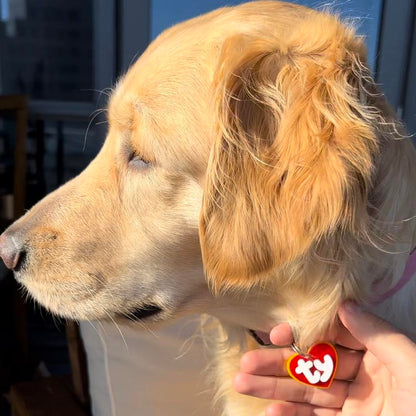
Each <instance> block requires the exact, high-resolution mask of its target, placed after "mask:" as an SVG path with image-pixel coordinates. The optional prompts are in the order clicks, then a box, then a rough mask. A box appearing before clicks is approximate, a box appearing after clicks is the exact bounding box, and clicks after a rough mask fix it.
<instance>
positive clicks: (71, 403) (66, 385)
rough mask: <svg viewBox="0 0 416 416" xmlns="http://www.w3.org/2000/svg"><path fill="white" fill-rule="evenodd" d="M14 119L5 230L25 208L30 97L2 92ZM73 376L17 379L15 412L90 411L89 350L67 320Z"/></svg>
mask: <svg viewBox="0 0 416 416" xmlns="http://www.w3.org/2000/svg"><path fill="white" fill-rule="evenodd" d="M2 116H3V117H6V118H8V119H12V120H14V122H15V129H14V131H15V137H14V149H13V158H12V159H13V169H12V172H13V193H12V201H13V209H12V213H11V215H8V218H0V227H1V231H3V230H4V229H5V228H6V227H7V226H8V225H10V224H11V223H12V222H13V221H15V220H16V219H17V218H19V217H20V216H22V215H23V214H24V212H25V200H26V156H27V155H26V138H27V130H28V100H27V97H26V96H22V95H6V96H0V118H1V117H2ZM13 295H14V298H15V300H14V311H13V314H14V331H15V334H16V337H17V340H18V345H19V350H20V354H21V360H22V366H25V365H26V364H25V363H27V361H28V356H29V351H28V335H27V334H28V331H27V320H26V306H25V303H24V301H23V299H22V298H21V296H20V294H19V293H18V292H17V291H15V293H14V294H13ZM66 335H67V341H68V350H69V358H70V364H71V372H72V374H71V376H59V377H48V378H42V379H39V380H36V381H29V382H22V383H16V384H14V385H13V386H12V388H11V391H10V401H11V405H12V414H13V416H53V415H58V414H59V415H62V416H66V415H67V416H86V415H88V414H89V393H88V375H87V364H86V354H85V351H84V347H83V344H82V339H81V336H80V332H79V327H78V325H77V324H75V323H74V322H68V323H67V327H66Z"/></svg>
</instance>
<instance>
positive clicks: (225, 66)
mask: <svg viewBox="0 0 416 416" xmlns="http://www.w3.org/2000/svg"><path fill="white" fill-rule="evenodd" d="M321 27H322V29H319V28H318V29H317V27H316V25H313V26H311V27H310V28H309V30H308V28H307V27H303V29H304V30H299V33H300V34H301V35H302V34H303V37H302V36H300V37H298V38H296V37H295V36H296V35H294V36H292V38H289V37H288V39H287V40H286V43H285V45H283V44H282V41H281V40H279V43H278V42H277V41H275V42H274V41H273V40H269V39H270V37H266V36H265V39H267V40H262V39H258V38H251V37H248V36H244V35H240V36H237V37H235V38H231V39H228V41H226V42H225V44H224V46H223V50H222V53H221V57H220V65H219V68H218V69H217V72H216V78H215V82H214V84H215V91H216V93H215V108H216V115H217V126H216V127H217V135H216V138H215V141H214V144H213V147H212V151H211V155H210V160H209V163H208V170H207V177H206V182H205V190H204V200H203V208H202V214H201V221H200V238H201V246H202V254H203V260H204V265H205V269H206V274H207V277H208V280H209V282H210V284H211V286H212V288H213V289H214V291H216V290H219V289H220V288H221V289H224V288H227V287H228V288H231V287H232V288H236V287H240V288H247V287H250V286H251V285H254V284H257V283H259V282H261V281H262V280H263V279H264V278H265V276H268V275H269V274H270V271H271V270H273V269H275V268H278V267H283V266H285V265H287V264H289V263H290V262H293V261H294V260H295V259H298V258H300V257H301V256H303V255H305V254H306V253H307V251H308V249H310V248H311V246H312V245H313V244H318V243H319V242H320V241H322V239H326V238H330V236H331V235H334V233H335V231H337V233H338V234H339V233H340V232H341V234H342V233H347V232H356V231H357V230H358V229H360V227H363V224H362V223H361V222H363V221H364V218H365V217H366V215H367V213H366V205H367V190H368V188H369V185H370V182H371V180H372V170H373V158H374V156H375V154H376V153H377V149H378V143H377V136H376V131H375V128H373V126H374V125H375V123H374V120H375V118H377V110H376V109H374V108H371V107H369V106H368V105H367V102H366V96H367V93H368V89H371V88H373V87H374V84H373V81H372V79H371V76H370V75H369V71H368V69H367V67H366V66H365V64H363V62H365V58H364V55H365V51H364V48H363V46H362V43H361V41H360V40H358V39H357V38H356V37H355V36H354V33H353V31H352V30H351V31H350V30H348V29H346V28H345V27H343V26H341V25H340V24H339V23H338V22H337V21H335V19H332V20H331V19H329V18H328V24H327V25H322V26H321ZM317 31H320V32H319V33H317ZM296 32H298V31H296ZM305 34H307V36H306V35H305ZM310 34H313V35H310ZM276 45H279V47H277V46H276ZM374 88H375V87H374Z"/></svg>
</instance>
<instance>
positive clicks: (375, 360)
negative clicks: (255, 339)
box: [234, 302, 416, 416]
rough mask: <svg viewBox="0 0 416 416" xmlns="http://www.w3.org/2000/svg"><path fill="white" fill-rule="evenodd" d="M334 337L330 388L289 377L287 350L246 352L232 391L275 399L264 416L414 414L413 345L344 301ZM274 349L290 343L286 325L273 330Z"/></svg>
mask: <svg viewBox="0 0 416 416" xmlns="http://www.w3.org/2000/svg"><path fill="white" fill-rule="evenodd" d="M338 315H339V318H340V320H341V322H342V323H343V325H344V326H343V327H341V329H340V331H339V333H338V336H337V338H336V343H337V346H336V349H337V353H338V368H337V372H336V374H335V380H334V382H333V384H332V386H331V387H330V388H329V389H326V390H324V389H317V388H314V387H308V386H305V385H303V384H300V383H298V382H296V381H295V380H292V379H291V378H289V376H288V374H287V371H286V366H285V363H286V360H287V359H288V358H289V357H290V356H291V355H292V354H293V351H292V350H291V349H290V348H281V349H262V350H255V351H250V352H248V353H246V354H245V355H244V356H243V358H242V360H241V368H240V372H239V373H238V374H237V375H236V377H235V378H234V388H235V389H236V390H237V391H238V392H239V393H242V394H248V395H252V396H256V397H260V398H265V399H272V400H279V401H280V402H276V403H273V404H272V405H270V406H269V407H268V409H267V412H266V414H267V416H281V415H284V416H307V415H317V416H341V415H342V416H364V415H365V416H380V415H383V416H411V415H414V414H415V409H416V344H414V343H413V342H412V341H411V340H410V339H409V338H407V337H406V336H405V335H403V334H401V333H400V332H398V331H397V330H396V329H395V328H393V327H392V326H391V325H389V324H388V323H386V322H385V321H383V320H381V319H380V318H378V317H376V316H374V315H372V314H370V313H367V312H364V311H362V310H360V309H359V308H358V307H357V306H356V305H354V304H352V303H350V302H347V303H346V304H344V305H342V306H341V307H340V309H339V312H338ZM270 338H271V340H272V342H273V343H274V344H275V345H289V344H290V343H291V342H292V341H293V336H292V332H291V329H290V327H289V325H288V324H280V325H278V326H276V327H275V328H274V329H273V330H272V332H271V334H270Z"/></svg>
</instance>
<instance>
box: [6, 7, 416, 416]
mask: <svg viewBox="0 0 416 416" xmlns="http://www.w3.org/2000/svg"><path fill="white" fill-rule="evenodd" d="M365 55H366V51H365V47H364V44H363V41H362V39H361V38H359V37H357V36H356V35H355V33H354V30H353V29H352V28H350V27H347V26H345V25H343V24H342V23H341V22H340V21H339V19H338V18H337V17H335V16H332V15H330V14H329V13H320V12H316V11H313V10H310V9H307V8H304V7H301V6H296V5H291V4H288V3H281V2H272V1H270V2H267V1H266V2H255V3H247V4H244V5H241V6H237V7H233V8H224V9H220V10H217V11H214V12H212V13H209V14H207V15H204V16H201V17H198V18H196V19H192V20H190V21H188V22H185V23H182V24H180V25H177V26H175V27H173V28H171V29H169V30H167V31H166V32H164V33H163V34H162V35H161V36H159V38H157V39H156V40H155V41H154V42H153V43H152V44H151V45H150V46H149V48H148V49H147V51H146V52H145V53H144V54H143V55H142V57H140V59H139V60H138V61H137V62H136V63H135V64H134V65H133V67H132V68H131V69H130V70H129V72H128V73H127V74H126V75H125V77H123V78H122V79H121V80H120V82H119V83H118V85H117V87H116V88H115V91H114V92H113V94H112V96H111V100H110V102H109V109H108V118H109V132H108V136H107V139H106V142H105V144H104V146H103V148H102V150H101V152H100V153H99V155H98V156H97V158H96V159H95V160H94V161H93V162H92V163H91V164H90V166H89V167H88V168H87V169H86V170H85V171H84V172H83V173H81V175H80V176H78V177H77V178H75V179H73V180H72V181H71V182H69V183H68V184H66V185H65V186H63V187H62V188H60V189H59V190H57V191H55V192H54V193H52V194H51V195H49V196H48V197H46V198H45V199H44V200H43V201H41V202H40V203H39V204H37V205H36V206H35V207H34V208H32V210H31V211H30V212H29V213H27V214H26V215H25V216H24V217H23V218H22V219H20V220H19V221H18V222H17V223H15V224H14V225H13V226H12V227H11V228H10V229H9V230H8V231H7V232H6V235H12V234H13V235H19V236H20V237H21V239H22V241H23V247H24V249H25V251H26V253H27V255H26V264H25V266H24V267H23V268H22V270H21V271H19V272H17V273H16V277H17V278H18V279H19V280H20V281H21V282H22V283H23V284H24V285H25V287H26V288H27V289H28V291H29V292H30V293H31V295H32V296H33V297H34V298H36V299H37V300H38V301H39V302H41V303H42V304H44V305H45V306H46V307H48V308H49V309H50V310H51V311H53V312H55V313H57V314H60V315H62V316H66V317H70V318H74V319H97V318H106V317H108V316H109V317H120V316H122V315H125V316H129V314H130V313H131V311H132V310H134V309H137V308H139V309H140V308H146V306H147V305H149V304H151V305H158V306H159V307H160V308H161V309H162V312H161V313H159V314H157V315H154V316H151V317H149V318H147V319H146V320H145V321H144V322H147V324H148V325H153V324H156V322H158V321H168V320H169V319H174V318H176V317H178V316H180V315H183V314H187V313H191V312H192V313H194V312H201V313H202V312H207V313H209V314H211V315H214V316H216V317H217V318H219V320H220V323H221V324H220V328H221V329H220V332H221V334H222V335H221V336H220V335H219V340H220V341H221V342H222V341H224V342H225V341H226V342H225V344H226V345H227V348H224V343H223V344H221V342H219V345H218V347H217V348H218V352H219V353H218V357H217V369H218V372H217V374H218V385H219V387H220V391H221V393H220V395H222V396H224V397H225V400H224V404H223V408H224V414H226V415H230V416H231V415H235V416H242V415H250V416H252V415H257V414H258V415H261V414H263V411H264V407H265V405H266V403H265V402H263V401H259V400H256V399H253V398H247V397H243V396H240V395H237V394H236V393H233V391H232V387H231V378H232V376H233V375H234V374H235V372H236V371H237V368H238V360H239V356H240V355H241V354H242V352H244V350H245V349H247V348H253V347H255V345H252V342H251V341H250V340H248V339H247V337H246V333H247V331H246V329H247V328H253V329H258V330H262V331H269V330H270V329H271V328H272V326H274V325H275V324H276V323H278V322H281V321H289V322H290V324H291V325H292V327H293V328H294V332H295V335H296V339H297V342H298V343H299V345H300V346H301V347H302V348H306V347H308V346H309V345H310V344H311V343H313V342H315V341H316V340H318V339H320V338H321V337H326V338H328V337H329V338H330V337H331V331H332V329H333V328H334V327H335V325H336V311H337V308H338V306H339V304H340V303H341V302H342V301H343V300H345V299H354V300H356V301H359V302H362V303H367V304H371V301H372V299H374V297H376V296H377V293H376V292H377V290H378V291H379V292H380V293H382V292H384V291H385V290H386V289H387V288H389V287H391V286H393V285H394V283H395V282H396V281H397V280H398V279H399V278H400V276H401V273H402V271H403V268H404V264H405V262H406V258H407V256H408V254H409V252H410V250H411V248H412V247H413V246H414V245H415V243H416V238H415V235H416V234H415V230H416V227H415V221H414V216H415V212H416V198H415V194H414V191H413V189H414V183H415V179H416V163H415V161H416V158H415V150H414V148H413V146H412V143H411V141H410V140H408V139H407V138H405V134H404V132H403V129H402V127H401V126H400V123H399V122H398V121H397V120H396V119H395V117H394V115H393V113H392V111H391V110H390V109H389V107H388V105H387V104H386V102H385V99H384V97H383V96H382V94H381V93H380V91H379V89H378V87H377V86H376V85H375V83H374V81H373V79H372V76H371V74H370V71H369V70H368V68H367V64H366V58H365ZM145 162H146V163H145ZM198 228H199V234H198ZM203 268H204V272H205V275H206V280H205V279H204V272H203ZM375 283H377V286H375ZM376 288H377V290H376ZM415 298H416V296H415V283H414V282H411V283H409V284H408V285H407V287H406V289H404V290H402V291H401V292H399V293H398V294H397V295H395V296H393V297H392V298H390V299H388V300H387V301H385V302H384V303H383V304H382V305H381V306H380V307H378V308H374V309H375V310H376V311H377V312H378V313H379V314H381V315H383V316H384V317H385V318H387V319H389V320H391V321H392V322H394V323H395V324H396V325H398V326H400V327H402V328H407V329H411V326H412V325H413V322H414V320H415V318H416V317H415V310H416V307H415V306H416V305H415ZM220 344H221V345H220Z"/></svg>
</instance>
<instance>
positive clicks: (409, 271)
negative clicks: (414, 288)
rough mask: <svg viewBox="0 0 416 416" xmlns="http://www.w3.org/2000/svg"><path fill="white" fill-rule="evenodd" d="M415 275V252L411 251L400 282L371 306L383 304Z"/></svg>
mask: <svg viewBox="0 0 416 416" xmlns="http://www.w3.org/2000/svg"><path fill="white" fill-rule="evenodd" d="M415 273H416V250H413V252H412V254H411V255H410V256H409V258H408V260H407V262H406V267H405V269H404V272H403V276H402V277H401V278H400V280H399V281H398V282H397V283H396V285H395V286H393V287H392V288H391V289H389V290H388V291H387V292H385V293H383V294H382V295H380V296H379V297H378V298H377V299H376V300H375V301H374V302H373V305H378V304H380V303H383V302H384V301H385V300H386V299H388V298H389V297H391V296H393V295H394V294H395V293H397V292H398V291H399V290H400V289H401V288H402V287H403V286H404V285H405V284H406V283H408V282H409V281H410V279H411V278H412V277H413V276H414V275H415Z"/></svg>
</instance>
